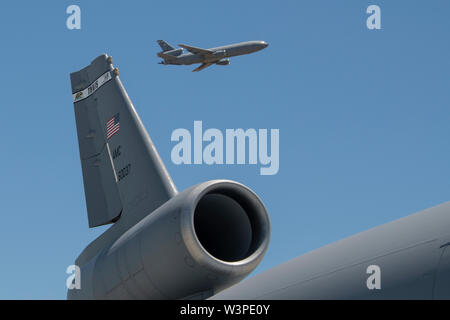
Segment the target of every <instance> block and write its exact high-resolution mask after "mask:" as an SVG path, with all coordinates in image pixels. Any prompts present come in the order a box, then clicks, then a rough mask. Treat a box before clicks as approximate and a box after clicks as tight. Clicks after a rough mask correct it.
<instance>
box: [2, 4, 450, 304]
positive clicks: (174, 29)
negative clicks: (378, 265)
mask: <svg viewBox="0 0 450 320" xmlns="http://www.w3.org/2000/svg"><path fill="white" fill-rule="evenodd" d="M71 4H77V5H79V6H80V7H81V17H82V25H81V30H68V29H67V28H66V18H67V17H68V15H67V14H66V8H67V7H68V6H69V5H71ZM371 4H376V5H379V6H380V8H381V13H382V18H381V19H382V20H381V24H382V29H381V30H368V29H367V28H366V19H367V17H368V15H367V14H366V13H365V11H366V8H367V7H368V6H369V5H371ZM449 12H450V2H448V1H445V0H435V1H424V0H422V1H380V0H373V1H363V0H348V1H323V0H320V1H318V0H309V1H299V0H295V1H294V0H293V1H262V0H260V1H227V2H223V1H145V2H144V1H126V2H125V1H122V2H120V3H116V2H112V1H75V0H73V1H46V2H45V5H44V4H43V3H42V2H37V1H15V2H13V1H2V2H1V4H0V35H1V49H0V66H1V69H0V70H1V74H0V88H1V93H2V99H1V103H0V105H1V108H2V111H3V112H2V117H1V122H2V124H1V126H0V139H1V148H2V153H1V155H2V156H1V157H0V167H1V168H2V171H1V172H2V174H1V177H2V179H1V181H2V182H1V183H0V194H1V203H2V210H1V211H2V223H1V224H0V253H1V254H0V298H1V299H64V298H65V295H66V287H65V281H66V277H67V275H66V273H65V270H66V268H67V266H68V265H70V264H72V263H73V261H74V260H75V258H76V257H77V256H78V254H79V253H80V252H81V251H82V250H83V248H84V247H85V246H86V245H87V244H88V243H89V242H90V241H92V240H93V239H95V238H96V237H97V236H98V235H99V234H100V233H101V232H103V231H104V230H105V227H102V228H97V229H89V228H88V224H87V217H86V206H85V200H84V191H83V183H82V175H81V167H80V160H79V153H78V143H77V137H76V128H75V119H74V112H73V104H72V99H71V89H70V81H69V73H70V72H73V71H76V70H79V69H81V68H83V67H84V66H86V65H88V64H89V63H90V61H91V60H93V59H94V58H95V57H96V56H98V55H99V54H101V53H107V54H109V55H112V56H113V57H114V61H115V66H117V67H118V68H119V69H120V77H121V79H122V82H123V83H124V85H125V88H126V89H127V91H128V94H129V96H130V97H131V99H132V101H133V103H134V105H135V106H136V109H137V111H138V113H139V114H140V116H141V118H142V120H143V122H144V124H145V126H146V127H147V129H148V131H149V134H150V136H151V137H152V139H153V141H154V143H155V144H156V146H157V148H158V150H159V153H160V155H161V157H162V158H163V160H164V162H165V164H166V166H167V168H168V170H169V172H170V173H171V175H172V178H173V180H174V182H175V184H176V185H177V187H178V189H179V190H183V189H185V188H187V187H189V186H190V185H193V184H195V183H198V182H201V181H205V180H210V179H216V178H226V179H232V180H236V181H239V182H242V183H244V184H246V185H248V186H249V187H250V188H252V189H253V190H254V191H255V192H256V193H257V194H258V195H259V196H260V197H261V198H262V200H263V201H264V203H265V204H266V206H267V209H268V211H269V214H270V217H271V223H272V238H271V244H270V247H269V250H268V252H267V255H266V257H265V258H264V260H263V261H262V263H261V264H260V266H259V267H258V268H257V270H256V272H261V271H263V270H267V269H268V268H270V267H273V266H275V265H278V264H280V263H282V262H285V261H287V260H289V259H291V258H294V257H296V256H298V255H301V254H303V253H306V252H308V251H311V250H313V249H316V248H319V247H321V246H323V245H326V244H328V243H331V242H333V241H336V240H339V239H341V238H344V237H347V236H350V235H352V234H354V233H357V232H360V231H363V230H366V229H368V228H371V227H374V226H377V225H380V224H383V223H386V222H389V221H391V220H394V219H398V218H400V217H403V216H406V215H408V214H411V213H413V212H416V211H418V210H421V209H425V208H427V207H430V206H434V205H437V204H440V203H442V202H445V201H448V200H449V199H450V166H449V162H450V161H449V160H450V143H449V138H448V137H449V136H450V126H449V120H450V90H449V78H448V75H449V74H450V59H449V57H450V42H449V32H450V20H449V19H448V13H449ZM157 39H164V40H166V41H168V42H169V43H171V44H173V45H176V44H178V43H187V44H191V45H194V46H199V47H205V48H208V47H214V46H219V45H223V44H227V43H232V42H239V41H246V40H265V41H267V42H268V43H269V44H270V46H269V47H268V48H267V49H265V50H263V51H261V52H258V53H255V54H252V55H248V56H243V57H237V58H234V59H232V60H231V64H230V65H229V66H226V67H222V66H213V67H211V68H208V69H206V70H204V71H202V72H199V73H192V72H191V70H192V69H193V66H188V67H184V66H181V67H177V66H161V65H158V64H157V62H158V59H157V57H156V53H157V52H158V51H159V47H158V46H157V44H156V42H155V41H156V40H157ZM194 120H202V121H203V127H204V128H205V129H207V128H218V129H220V130H222V131H223V132H225V129H227V128H244V129H248V128H255V129H259V128H267V129H280V170H279V173H278V174H277V175H274V176H261V175H259V166H254V165H244V166H242V165H241V166H238V165H234V166H231V165H222V166H218V165H215V166H214V165H213V166H208V165H200V166H194V165H190V166H189V165H181V166H176V165H174V164H173V163H172V162H171V158H170V153H171V149H172V148H173V146H174V143H173V142H171V141H170V136H171V133H172V131H173V130H175V129H177V128H186V129H189V130H191V131H193V123H194Z"/></svg>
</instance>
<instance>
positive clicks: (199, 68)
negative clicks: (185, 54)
mask: <svg viewBox="0 0 450 320" xmlns="http://www.w3.org/2000/svg"><path fill="white" fill-rule="evenodd" d="M210 65H212V63H211V62H207V63H202V64H201V65H200V66H199V67H198V68H195V69H194V70H192V72H198V71H202V70H203V69H205V68H208V67H209V66H210Z"/></svg>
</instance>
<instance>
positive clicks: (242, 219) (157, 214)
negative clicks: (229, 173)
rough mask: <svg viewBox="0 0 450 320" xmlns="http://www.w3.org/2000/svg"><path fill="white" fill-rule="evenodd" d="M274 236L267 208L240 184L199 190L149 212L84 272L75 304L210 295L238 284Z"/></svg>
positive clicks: (210, 185)
mask: <svg viewBox="0 0 450 320" xmlns="http://www.w3.org/2000/svg"><path fill="white" fill-rule="evenodd" d="M269 237H270V222H269V217H268V214H267V211H266V209H265V207H264V204H263V203H262V202H261V200H260V199H259V198H258V196H257V195H256V194H255V193H253V191H251V190H250V189H249V188H247V187H245V186H244V185H242V184H239V183H237V182H233V181H228V180H215V181H209V182H204V183H201V184H198V185H196V186H193V187H191V188H189V189H187V190H185V191H183V192H181V193H179V194H178V195H176V196H175V197H173V198H172V199H170V200H169V201H167V202H166V203H165V204H163V205H162V206H161V207H159V208H158V209H156V210H155V211H154V212H152V213H151V214H149V215H147V216H146V217H145V218H143V219H142V220H141V221H140V222H138V223H137V224H135V225H134V226H133V227H131V228H130V229H129V230H128V231H126V232H124V233H123V234H122V235H121V236H120V237H119V238H118V239H117V240H115V241H114V242H113V243H112V244H111V245H110V246H108V247H106V248H105V249H104V250H102V251H101V252H99V253H98V254H97V255H96V256H95V257H93V258H92V259H91V261H90V262H88V263H87V264H85V265H84V266H82V267H81V290H69V298H70V299H77V298H80V299H183V298H194V299H196V298H198V299H200V298H201V299H203V298H207V297H209V296H211V295H213V294H216V293H217V292H219V291H222V290H223V289H225V288H227V287H230V286H231V285H233V284H235V283H237V282H239V281H240V280H242V279H243V278H244V277H246V276H247V275H248V274H249V273H250V272H252V271H253V270H254V269H255V268H256V266H257V265H258V264H259V262H260V261H261V259H262V258H263V256H264V254H265V252H266V250H267V247H268V244H269Z"/></svg>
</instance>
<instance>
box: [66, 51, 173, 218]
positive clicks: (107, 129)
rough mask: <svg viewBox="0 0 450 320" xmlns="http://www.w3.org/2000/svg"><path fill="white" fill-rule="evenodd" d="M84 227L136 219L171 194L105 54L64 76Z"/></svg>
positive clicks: (167, 178)
mask: <svg viewBox="0 0 450 320" xmlns="http://www.w3.org/2000/svg"><path fill="white" fill-rule="evenodd" d="M70 79H71V84H72V94H73V100H74V108H75V119H76V124H77V133H78V143H79V148H80V158H81V167H82V171H83V182H84V191H85V196H86V205H87V211H88V219H89V226H90V227H96V226H100V225H104V224H108V223H112V222H114V221H116V220H117V219H119V218H120V219H122V218H124V219H128V217H130V218H132V220H134V221H136V220H139V219H141V218H143V217H144V216H146V215H147V214H149V213H151V212H152V211H153V210H154V209H156V208H157V207H159V206H160V205H161V204H163V203H164V202H166V201H167V200H169V199H170V198H171V197H172V196H174V195H175V194H176V193H177V190H176V188H175V186H174V184H173V182H172V179H171V178H170V176H169V174H168V172H167V170H166V168H165V166H164V164H163V163H162V161H161V159H160V157H159V155H158V152H157V151H156V148H155V146H154V145H153V142H152V141H151V139H150V137H149V135H148V133H147V131H146V130H145V128H144V126H143V124H142V121H141V119H140V118H139V116H138V114H137V113H136V110H135V108H134V106H133V104H132V102H131V100H130V98H129V97H128V95H127V93H126V91H125V89H124V87H123V85H122V83H121V81H120V79H119V76H118V70H117V69H114V68H113V66H112V59H111V57H108V56H107V55H105V54H104V55H101V56H99V57H97V58H96V59H95V60H94V61H92V63H91V64H90V65H89V66H87V67H86V68H84V69H82V70H80V71H78V72H74V73H72V74H71V75H70Z"/></svg>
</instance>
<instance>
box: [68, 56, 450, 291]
mask: <svg viewBox="0 0 450 320" xmlns="http://www.w3.org/2000/svg"><path fill="white" fill-rule="evenodd" d="M70 78H71V85H72V93H73V102H74V109H75V119H76V126H77V134H78V143H79V151H80V158H81V168H82V173H83V182H84V191H85V197H86V205H87V215H88V221H89V226H90V227H97V226H101V225H106V224H112V225H111V227H110V228H109V229H107V230H106V231H105V232H104V233H103V234H102V235H100V236H99V237H98V238H97V239H95V240H94V241H93V242H91V243H90V244H89V245H88V246H87V247H86V248H85V249H84V250H83V252H82V253H81V254H80V256H79V257H78V258H77V259H76V261H75V264H76V265H77V266H78V267H79V268H80V271H81V273H80V277H79V278H78V281H80V282H79V286H76V285H75V286H74V288H73V289H69V290H68V294H67V297H68V299H450V202H447V203H444V204H442V205H439V206H437V207H434V208H431V209H427V210H424V211H422V212H419V213H416V214H413V215H411V216H408V217H406V218H402V219H399V220H397V221H394V222H391V223H388V224H385V225H382V226H379V227H376V228H373V229H371V230H368V231H365V232H362V233H359V234H357V235H355V236H352V237H349V238H346V239H344V240H341V241H338V242H335V243H333V244H330V245H328V246H325V247H323V248H320V249H317V250H315V251H312V252H310V253H307V254H305V255H303V256H300V257H298V258H296V259H293V260H291V261H289V262H286V263H284V264H282V265H280V266H277V267H274V268H272V269H269V270H267V271H265V272H262V273H260V274H258V275H256V276H254V277H252V278H250V279H248V280H244V281H242V280H243V279H244V278H245V277H246V276H247V275H248V274H249V273H250V272H252V271H253V270H254V269H255V267H256V266H257V265H258V264H259V262H260V261H261V260H262V259H263V256H264V254H265V252H266V250H267V247H268V244H269V238H270V221H269V216H268V213H267V211H266V208H265V206H264V204H263V203H262V201H261V200H260V199H259V197H258V196H257V195H256V194H255V193H254V192H253V191H252V190H250V189H249V188H248V187H246V186H244V185H242V184H240V183H238V182H234V181H229V180H213V181H208V182H203V183H200V184H198V185H195V186H193V187H190V188H188V189H186V190H184V191H182V192H178V191H177V189H176V187H175V185H174V183H173V181H172V179H171V177H170V175H169V173H168V172H167V170H166V168H165V166H164V164H163V162H162V161H161V158H160V157H159V155H158V153H157V151H156V148H155V146H154V144H153V142H152V140H151V139H150V137H149V135H148V133H147V131H146V130H145V128H144V126H143V124H142V121H141V120H140V118H139V116H138V114H137V112H136V110H135V108H134V106H133V104H132V102H131V100H130V98H129V97H128V94H127V93H126V91H125V88H124V87H123V85H122V82H121V81H120V79H119V72H118V70H117V69H115V68H114V67H113V65H112V58H111V57H108V56H107V55H101V56H99V57H97V58H96V59H95V60H93V61H92V62H91V64H90V65H89V66H87V67H85V68H84V69H82V70H80V71H78V72H74V73H72V74H71V75H70ZM298 201H301V200H298ZM368 205H370V204H368ZM290 210H295V207H294V208H290ZM277 214H283V213H282V212H278V213H277ZM302 214H308V213H307V212H305V213H302ZM343 223H344V220H343ZM318 232H320V230H318ZM287 245H289V244H287ZM76 282H77V278H74V284H76Z"/></svg>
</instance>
